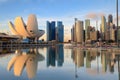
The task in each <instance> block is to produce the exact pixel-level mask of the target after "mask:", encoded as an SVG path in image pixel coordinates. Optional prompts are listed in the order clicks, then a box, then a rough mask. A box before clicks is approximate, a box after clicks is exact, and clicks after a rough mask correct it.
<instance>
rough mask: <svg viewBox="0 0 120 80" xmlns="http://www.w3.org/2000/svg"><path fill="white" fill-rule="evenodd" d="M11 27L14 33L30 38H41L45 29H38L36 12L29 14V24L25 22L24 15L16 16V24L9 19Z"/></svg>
mask: <svg viewBox="0 0 120 80" xmlns="http://www.w3.org/2000/svg"><path fill="white" fill-rule="evenodd" d="M8 25H9V28H10V30H11V32H12V33H13V34H14V35H19V36H21V37H23V38H24V37H28V38H37V39H38V38H39V37H41V36H42V35H43V34H44V33H45V31H44V30H39V29H38V22H37V18H36V16H35V15H34V14H31V15H29V17H28V21H27V25H26V24H25V23H24V21H23V19H22V17H16V18H15V22H14V24H13V23H12V22H11V21H9V22H8Z"/></svg>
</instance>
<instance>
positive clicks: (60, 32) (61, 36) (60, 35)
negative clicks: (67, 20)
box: [57, 21, 64, 42]
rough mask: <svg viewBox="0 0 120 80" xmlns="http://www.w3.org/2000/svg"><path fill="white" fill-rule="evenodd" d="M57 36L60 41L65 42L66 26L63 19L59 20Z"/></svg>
mask: <svg viewBox="0 0 120 80" xmlns="http://www.w3.org/2000/svg"><path fill="white" fill-rule="evenodd" d="M57 38H58V39H57V40H58V42H64V26H63V24H62V21H58V22H57Z"/></svg>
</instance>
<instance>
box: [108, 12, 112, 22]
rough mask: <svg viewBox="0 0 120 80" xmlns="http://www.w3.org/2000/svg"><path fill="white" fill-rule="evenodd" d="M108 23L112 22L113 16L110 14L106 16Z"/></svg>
mask: <svg viewBox="0 0 120 80" xmlns="http://www.w3.org/2000/svg"><path fill="white" fill-rule="evenodd" d="M108 23H113V16H112V15H111V14H109V16H108Z"/></svg>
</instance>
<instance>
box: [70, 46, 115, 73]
mask: <svg viewBox="0 0 120 80" xmlns="http://www.w3.org/2000/svg"><path fill="white" fill-rule="evenodd" d="M84 52H85V53H84ZM72 59H73V61H74V63H75V65H77V67H78V68H80V67H86V69H87V68H89V69H87V70H88V72H90V73H91V72H95V74H96V73H97V72H101V71H102V72H101V73H105V72H106V71H107V69H109V71H110V72H111V73H113V72H114V66H115V63H116V56H115V53H109V52H108V51H98V50H97V49H95V50H85V51H84V50H81V49H77V48H75V49H73V50H72ZM84 60H85V61H84ZM99 60H101V63H100V61H99ZM93 62H94V63H93ZM85 63H86V65H84V64H85ZM92 63H93V64H92ZM92 65H94V66H95V65H96V67H97V69H96V68H93V69H90V68H92V67H91V66H92ZM100 65H101V66H102V67H101V68H102V70H100V69H99V67H100ZM91 70H93V71H91Z"/></svg>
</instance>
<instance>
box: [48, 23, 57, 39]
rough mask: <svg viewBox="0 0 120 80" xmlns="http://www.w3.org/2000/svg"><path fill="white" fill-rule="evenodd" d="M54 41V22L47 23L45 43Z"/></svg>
mask: <svg viewBox="0 0 120 80" xmlns="http://www.w3.org/2000/svg"><path fill="white" fill-rule="evenodd" d="M51 40H55V21H52V22H51V23H50V22H49V21H47V41H51Z"/></svg>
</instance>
